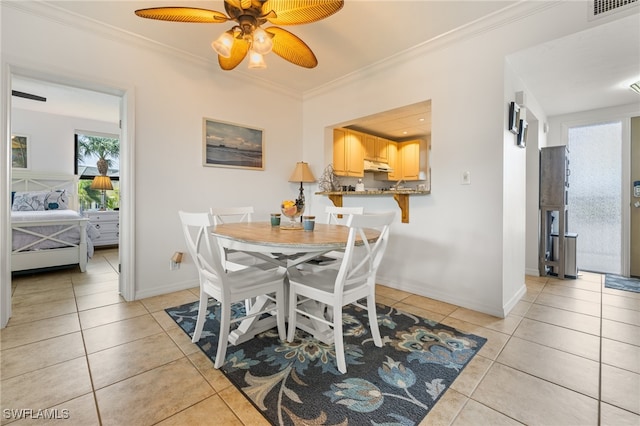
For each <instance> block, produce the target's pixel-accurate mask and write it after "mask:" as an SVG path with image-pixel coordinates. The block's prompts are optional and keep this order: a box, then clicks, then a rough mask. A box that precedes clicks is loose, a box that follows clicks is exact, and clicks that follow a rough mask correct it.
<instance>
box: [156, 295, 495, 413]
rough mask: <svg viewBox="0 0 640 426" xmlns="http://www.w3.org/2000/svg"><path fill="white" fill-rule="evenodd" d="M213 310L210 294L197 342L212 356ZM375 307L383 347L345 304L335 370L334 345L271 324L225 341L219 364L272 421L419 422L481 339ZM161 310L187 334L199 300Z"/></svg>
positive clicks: (363, 318) (361, 316)
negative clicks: (236, 341) (284, 333)
mask: <svg viewBox="0 0 640 426" xmlns="http://www.w3.org/2000/svg"><path fill="white" fill-rule="evenodd" d="M234 310H235V311H236V312H240V311H241V310H244V306H243V305H242V304H237V305H235V306H234ZM218 311H219V305H217V303H216V302H215V301H213V299H210V305H209V310H208V314H207V320H206V323H205V326H204V330H203V332H202V337H201V339H200V341H199V342H198V343H197V344H198V346H199V347H200V349H202V351H203V352H204V353H205V354H206V355H207V356H208V357H209V358H211V360H212V361H213V360H214V358H215V353H216V349H217V342H218V331H219V329H220V325H219V322H218V320H217V319H216V314H217V312H218ZM377 311H378V323H379V327H380V334H381V336H382V340H383V347H382V348H378V347H376V346H375V345H374V343H373V338H372V337H371V334H370V331H369V325H368V319H367V314H366V310H363V309H360V308H357V307H355V306H348V307H345V309H344V312H343V324H344V327H343V332H344V336H345V356H346V361H347V373H346V374H340V373H339V372H338V370H337V367H336V360H335V353H334V348H333V345H326V344H324V343H322V342H320V341H318V340H316V339H314V338H313V337H311V336H310V335H309V334H307V333H306V332H303V331H301V330H297V333H296V339H295V340H294V341H293V342H292V343H287V342H281V341H280V339H279V338H278V333H277V331H276V329H275V328H274V329H272V330H269V331H266V332H264V333H262V334H259V335H258V336H256V337H255V338H254V339H251V340H249V341H248V342H245V343H242V344H240V345H238V346H232V345H229V347H228V349H227V357H226V362H225V364H224V365H223V367H222V368H221V369H222V371H223V372H224V374H225V375H226V376H227V377H228V378H229V380H230V381H231V382H232V383H233V384H234V385H235V386H236V387H237V388H238V389H239V390H240V391H242V392H243V393H244V395H245V396H246V397H247V398H248V399H249V400H251V401H252V402H253V404H254V405H255V406H256V407H257V408H258V409H259V410H260V411H261V412H262V414H263V415H264V416H265V418H266V419H268V420H269V421H270V422H271V423H272V424H276V425H299V424H328V425H345V424H354V425H364V424H369V425H383V424H384V425H390V424H397V425H415V424H418V423H420V421H421V420H422V419H423V418H424V417H425V416H426V415H427V413H428V412H429V410H431V409H432V408H433V406H434V405H435V404H436V402H437V401H438V399H439V398H440V397H441V396H442V395H443V394H444V391H445V390H446V389H447V388H448V387H449V386H450V385H451V384H452V383H453V381H454V380H455V379H456V377H457V376H458V374H460V372H461V371H462V369H463V368H464V367H465V366H466V365H467V364H468V363H469V361H470V360H471V359H472V358H473V356H474V355H475V354H476V353H477V352H478V350H480V348H481V347H482V345H484V343H485V342H486V339H484V338H482V337H478V336H475V335H472V334H464V333H461V332H460V331H457V330H455V329H453V328H451V327H447V326H445V325H442V324H439V323H437V322H434V321H431V320H428V319H425V318H421V317H418V316H415V315H411V314H408V313H406V312H402V311H398V310H397V309H394V308H390V307H388V306H384V305H380V304H378V309H377ZM166 312H167V313H168V314H169V315H170V316H171V317H172V318H173V319H174V321H176V323H177V324H178V325H179V326H180V327H181V328H182V329H183V330H184V331H185V333H187V334H188V335H189V336H191V335H193V329H194V327H195V323H196V317H197V313H198V302H194V303H190V304H186V305H182V306H178V307H175V308H169V309H166ZM211 368H213V365H212V366H211Z"/></svg>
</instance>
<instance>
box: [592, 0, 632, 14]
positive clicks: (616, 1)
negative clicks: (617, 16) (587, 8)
mask: <svg viewBox="0 0 640 426" xmlns="http://www.w3.org/2000/svg"><path fill="white" fill-rule="evenodd" d="M634 4H638V0H593V9H592V10H591V13H592V16H593V17H594V18H596V17H598V16H600V15H603V14H606V13H607V12H611V11H614V10H622V9H623V8H626V7H630V6H631V5H634Z"/></svg>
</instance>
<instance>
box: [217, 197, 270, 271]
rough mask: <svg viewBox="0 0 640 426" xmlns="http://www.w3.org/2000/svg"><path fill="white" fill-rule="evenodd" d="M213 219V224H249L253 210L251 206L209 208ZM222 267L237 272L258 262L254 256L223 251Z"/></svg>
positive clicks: (233, 251)
mask: <svg viewBox="0 0 640 426" xmlns="http://www.w3.org/2000/svg"><path fill="white" fill-rule="evenodd" d="M209 212H210V213H211V216H212V217H213V224H214V225H219V224H223V223H236V222H251V219H252V216H253V213H254V209H253V206H246V207H211V208H210V209H209ZM221 253H222V254H223V255H224V265H225V268H226V269H227V270H230V271H239V270H240V269H244V268H246V267H247V266H255V265H256V264H257V263H259V262H258V259H256V258H255V257H254V256H251V255H250V254H247V253H243V252H240V251H235V250H224V249H222V251H221Z"/></svg>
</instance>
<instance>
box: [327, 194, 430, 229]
mask: <svg viewBox="0 0 640 426" xmlns="http://www.w3.org/2000/svg"><path fill="white" fill-rule="evenodd" d="M430 193H431V191H427V190H425V191H418V190H415V189H408V188H405V189H397V190H383V189H367V190H364V191H326V192H316V195H326V196H327V197H329V199H330V200H331V201H332V202H333V204H334V205H335V206H336V207H342V197H343V196H347V197H352V196H360V197H366V196H387V195H391V196H393V198H394V200H396V203H398V207H400V211H401V212H402V223H409V196H410V195H429V194H430Z"/></svg>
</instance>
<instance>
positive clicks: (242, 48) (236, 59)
mask: <svg viewBox="0 0 640 426" xmlns="http://www.w3.org/2000/svg"><path fill="white" fill-rule="evenodd" d="M248 51H249V43H247V41H246V40H244V39H235V40H233V45H232V46H231V56H230V57H228V58H225V57H224V56H220V55H218V63H219V64H220V68H222V69H223V70H225V71H230V70H232V69H234V68H235V67H237V66H238V64H239V63H240V62H242V60H243V59H244V57H245V56H247V52H248Z"/></svg>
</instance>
